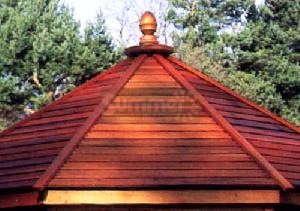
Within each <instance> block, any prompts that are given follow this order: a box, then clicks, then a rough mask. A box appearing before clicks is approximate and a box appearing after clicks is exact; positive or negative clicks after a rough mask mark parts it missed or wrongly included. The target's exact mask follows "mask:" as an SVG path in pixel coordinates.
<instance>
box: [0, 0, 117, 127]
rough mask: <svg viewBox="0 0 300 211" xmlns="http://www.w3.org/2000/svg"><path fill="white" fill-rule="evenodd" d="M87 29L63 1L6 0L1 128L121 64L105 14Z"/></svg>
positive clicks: (1, 31)
mask: <svg viewBox="0 0 300 211" xmlns="http://www.w3.org/2000/svg"><path fill="white" fill-rule="evenodd" d="M85 31H86V33H85V36H84V38H82V37H81V35H80V31H79V24H78V23H77V22H75V20H74V18H73V14H72V11H70V9H69V8H68V7H66V6H65V5H64V4H62V3H61V2H60V1H59V0H30V1H28V0H18V1H17V0H0V52H1V53H0V93H1V96H0V111H1V116H0V129H1V128H4V127H6V126H8V125H9V124H11V123H12V122H14V121H16V120H18V119H20V118H22V117H23V116H24V115H25V114H26V112H27V113H31V112H32V111H35V110H37V109H38V108H40V107H41V106H43V105H45V104H48V103H49V102H51V101H52V100H54V99H56V98H57V97H59V96H61V95H62V94H63V93H65V92H66V91H68V90H70V89H71V88H73V87H75V86H78V85H79V84H81V83H83V82H84V81H86V80H87V79H89V78H91V76H93V75H95V74H96V73H99V72H100V71H102V70H104V69H106V68H107V67H109V66H111V65H112V64H113V63H115V62H116V61H117V59H118V57H119V55H118V54H116V53H114V46H113V45H112V42H111V39H110V37H109V36H108V34H107V33H106V29H105V27H104V21H103V17H102V16H101V15H98V16H97V19H96V21H95V23H90V24H89V26H88V27H87V29H86V30H85ZM12 111H13V112H12Z"/></svg>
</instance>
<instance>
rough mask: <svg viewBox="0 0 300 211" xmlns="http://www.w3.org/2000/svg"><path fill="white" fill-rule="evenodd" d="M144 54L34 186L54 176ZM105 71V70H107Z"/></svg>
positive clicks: (41, 188)
mask: <svg viewBox="0 0 300 211" xmlns="http://www.w3.org/2000/svg"><path fill="white" fill-rule="evenodd" d="M145 58H146V55H141V56H139V57H137V58H136V59H135V60H134V61H133V62H132V64H131V65H130V66H129V67H127V69H126V70H125V72H124V75H123V77H121V78H120V79H119V80H118V82H117V83H115V85H114V86H113V87H112V88H111V92H109V94H106V95H105V96H104V98H103V99H101V100H100V103H99V104H98V105H97V106H96V107H95V109H94V111H93V112H92V113H91V114H90V116H89V117H88V118H87V120H86V121H85V122H84V123H83V125H82V126H81V127H80V128H79V129H78V130H77V132H76V133H75V134H74V136H73V137H72V138H71V139H70V140H69V142H68V143H67V145H66V146H65V147H64V148H63V149H62V150H61V152H60V153H59V155H58V156H57V157H56V159H55V160H54V161H53V162H52V163H51V165H50V166H49V167H48V169H47V170H46V172H45V173H44V174H43V175H42V177H40V178H39V180H38V181H37V182H36V183H35V184H34V186H33V187H34V188H36V189H39V190H44V189H45V187H46V186H47V184H48V182H49V181H50V180H51V179H52V178H53V177H54V176H55V174H56V172H57V171H58V170H59V168H60V167H61V166H62V165H63V164H64V162H65V161H66V159H68V157H69V155H70V154H71V153H72V151H73V150H74V149H75V147H76V146H77V145H78V144H79V143H80V141H81V140H82V138H83V137H84V135H85V134H86V133H87V132H88V130H89V129H90V128H91V127H92V125H93V124H94V123H95V122H96V121H97V119H98V118H99V117H100V116H101V114H102V113H103V112H104V111H105V109H106V108H107V107H108V106H109V105H110V104H111V102H112V101H113V99H114V98H115V96H116V95H117V94H118V93H119V91H120V90H121V89H122V88H123V86H124V85H125V84H126V83H127V81H128V80H129V79H130V78H131V76H132V75H133V73H134V72H135V71H136V70H137V69H138V67H139V66H140V65H141V63H142V62H143V61H144V60H145ZM112 69H115V66H114V67H112V68H111V69H109V70H108V71H111V70H112ZM108 71H107V72H108Z"/></svg>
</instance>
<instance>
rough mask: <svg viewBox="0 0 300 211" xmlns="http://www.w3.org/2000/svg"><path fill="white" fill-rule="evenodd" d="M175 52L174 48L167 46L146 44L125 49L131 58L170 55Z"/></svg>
mask: <svg viewBox="0 0 300 211" xmlns="http://www.w3.org/2000/svg"><path fill="white" fill-rule="evenodd" d="M173 52H174V48H173V47H170V46H167V45H158V44H152V45H151V44H145V45H139V46H133V47H129V48H126V49H125V54H126V55H127V56H129V57H134V56H137V55H139V54H162V55H165V56H167V55H170V54H171V53H173Z"/></svg>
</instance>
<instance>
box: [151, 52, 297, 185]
mask: <svg viewBox="0 0 300 211" xmlns="http://www.w3.org/2000/svg"><path fill="white" fill-rule="evenodd" d="M154 58H155V59H156V60H157V61H158V62H159V63H160V64H161V65H162V66H163V67H164V68H165V69H166V70H167V71H168V72H169V73H170V75H172V76H173V77H174V78H175V79H176V80H177V81H178V82H179V83H180V84H181V85H182V86H183V87H184V88H186V89H187V90H188V91H189V92H190V93H191V95H192V96H193V97H194V98H195V99H196V100H197V101H198V103H199V104H200V105H202V106H203V108H204V109H206V110H207V112H208V113H209V114H210V115H211V116H212V117H213V118H214V119H215V120H216V121H217V122H218V123H219V124H220V125H221V126H222V127H223V128H224V129H225V130H226V131H227V132H228V133H229V134H230V135H231V136H232V137H233V139H234V140H235V141H236V142H237V143H238V144H239V145H240V146H241V147H242V148H243V149H244V150H245V151H246V152H247V153H249V154H250V155H251V156H252V157H253V158H254V159H255V160H256V161H257V162H258V163H259V164H260V165H261V166H262V167H263V168H264V169H265V170H266V171H267V172H268V173H269V174H270V175H271V176H272V178H273V179H274V180H275V181H277V182H278V184H279V185H280V186H281V187H282V188H283V189H284V190H286V189H290V188H293V186H292V184H291V183H290V182H289V181H288V180H287V179H286V178H285V177H283V176H282V175H281V174H280V172H279V171H278V170H277V169H275V168H274V167H273V165H271V164H270V163H269V162H268V160H266V158H264V157H263V156H262V155H261V154H260V153H259V152H258V151H257V150H256V149H255V148H254V147H253V146H252V145H251V144H250V143H249V142H248V141H247V140H246V139H245V138H244V137H243V136H242V135H241V134H240V133H239V132H238V131H237V130H236V129H235V128H234V127H233V126H232V125H231V124H230V123H229V122H227V121H226V119H225V118H224V117H223V116H222V115H221V114H220V113H219V112H218V111H217V110H216V109H215V108H214V107H212V106H211V105H210V104H209V103H208V101H207V100H206V99H205V98H204V97H203V96H202V95H201V94H200V93H199V92H198V91H197V90H196V89H195V88H194V87H193V86H192V85H191V84H190V83H189V82H188V81H187V80H186V79H185V78H184V77H183V76H182V75H181V73H180V72H178V71H177V70H176V69H175V68H174V67H173V66H172V65H171V64H170V62H169V61H168V60H167V59H165V58H164V57H163V56H161V55H158V54H155V55H154Z"/></svg>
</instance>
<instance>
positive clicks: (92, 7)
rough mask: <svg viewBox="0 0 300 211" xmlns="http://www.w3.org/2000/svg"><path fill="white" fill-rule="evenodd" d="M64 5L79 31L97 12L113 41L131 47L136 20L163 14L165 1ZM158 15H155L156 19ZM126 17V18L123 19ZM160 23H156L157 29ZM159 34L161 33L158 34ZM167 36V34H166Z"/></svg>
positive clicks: (96, 0) (80, 0) (72, 0)
mask: <svg viewBox="0 0 300 211" xmlns="http://www.w3.org/2000/svg"><path fill="white" fill-rule="evenodd" d="M64 1H65V3H66V4H67V5H68V6H70V7H71V8H73V11H74V16H75V18H76V19H77V20H78V21H79V22H80V24H81V29H83V28H84V27H85V26H86V23H87V22H88V21H93V20H94V19H95V16H96V14H97V12H98V11H99V10H101V11H102V12H103V15H104V17H105V21H106V26H107V28H108V31H109V33H110V34H111V35H112V37H113V38H114V40H116V41H117V42H118V43H117V44H119V45H122V44H125V45H133V44H137V43H138V41H139V40H138V39H139V37H140V36H141V33H140V31H139V26H138V20H139V17H140V16H141V14H142V13H143V12H144V11H146V10H150V11H153V12H154V14H155V12H156V11H159V13H160V14H163V13H164V11H161V9H160V8H165V7H164V5H159V4H158V2H161V4H165V2H166V0H161V1H160V0H64ZM255 1H256V3H257V4H261V3H262V2H264V0H255ZM132 3H134V5H135V9H132V8H131V7H130V4H132ZM126 6H127V7H128V11H123V12H124V16H122V10H123V9H124V8H126ZM160 14H155V15H156V17H158V16H159V15H160ZM125 16H126V17H125ZM118 19H122V21H125V22H126V24H128V25H130V27H129V30H127V31H126V29H124V31H123V34H124V36H123V37H124V38H126V39H121V38H120V37H121V36H120V29H121V24H120V21H118ZM160 24H161V23H158V29H161V28H162V27H160ZM166 30H172V29H166ZM160 34H161V33H160ZM166 34H168V32H166ZM164 38H165V37H162V36H161V37H160V38H159V39H160V43H163V44H170V42H171V41H170V40H171V39H170V38H165V39H164Z"/></svg>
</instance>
